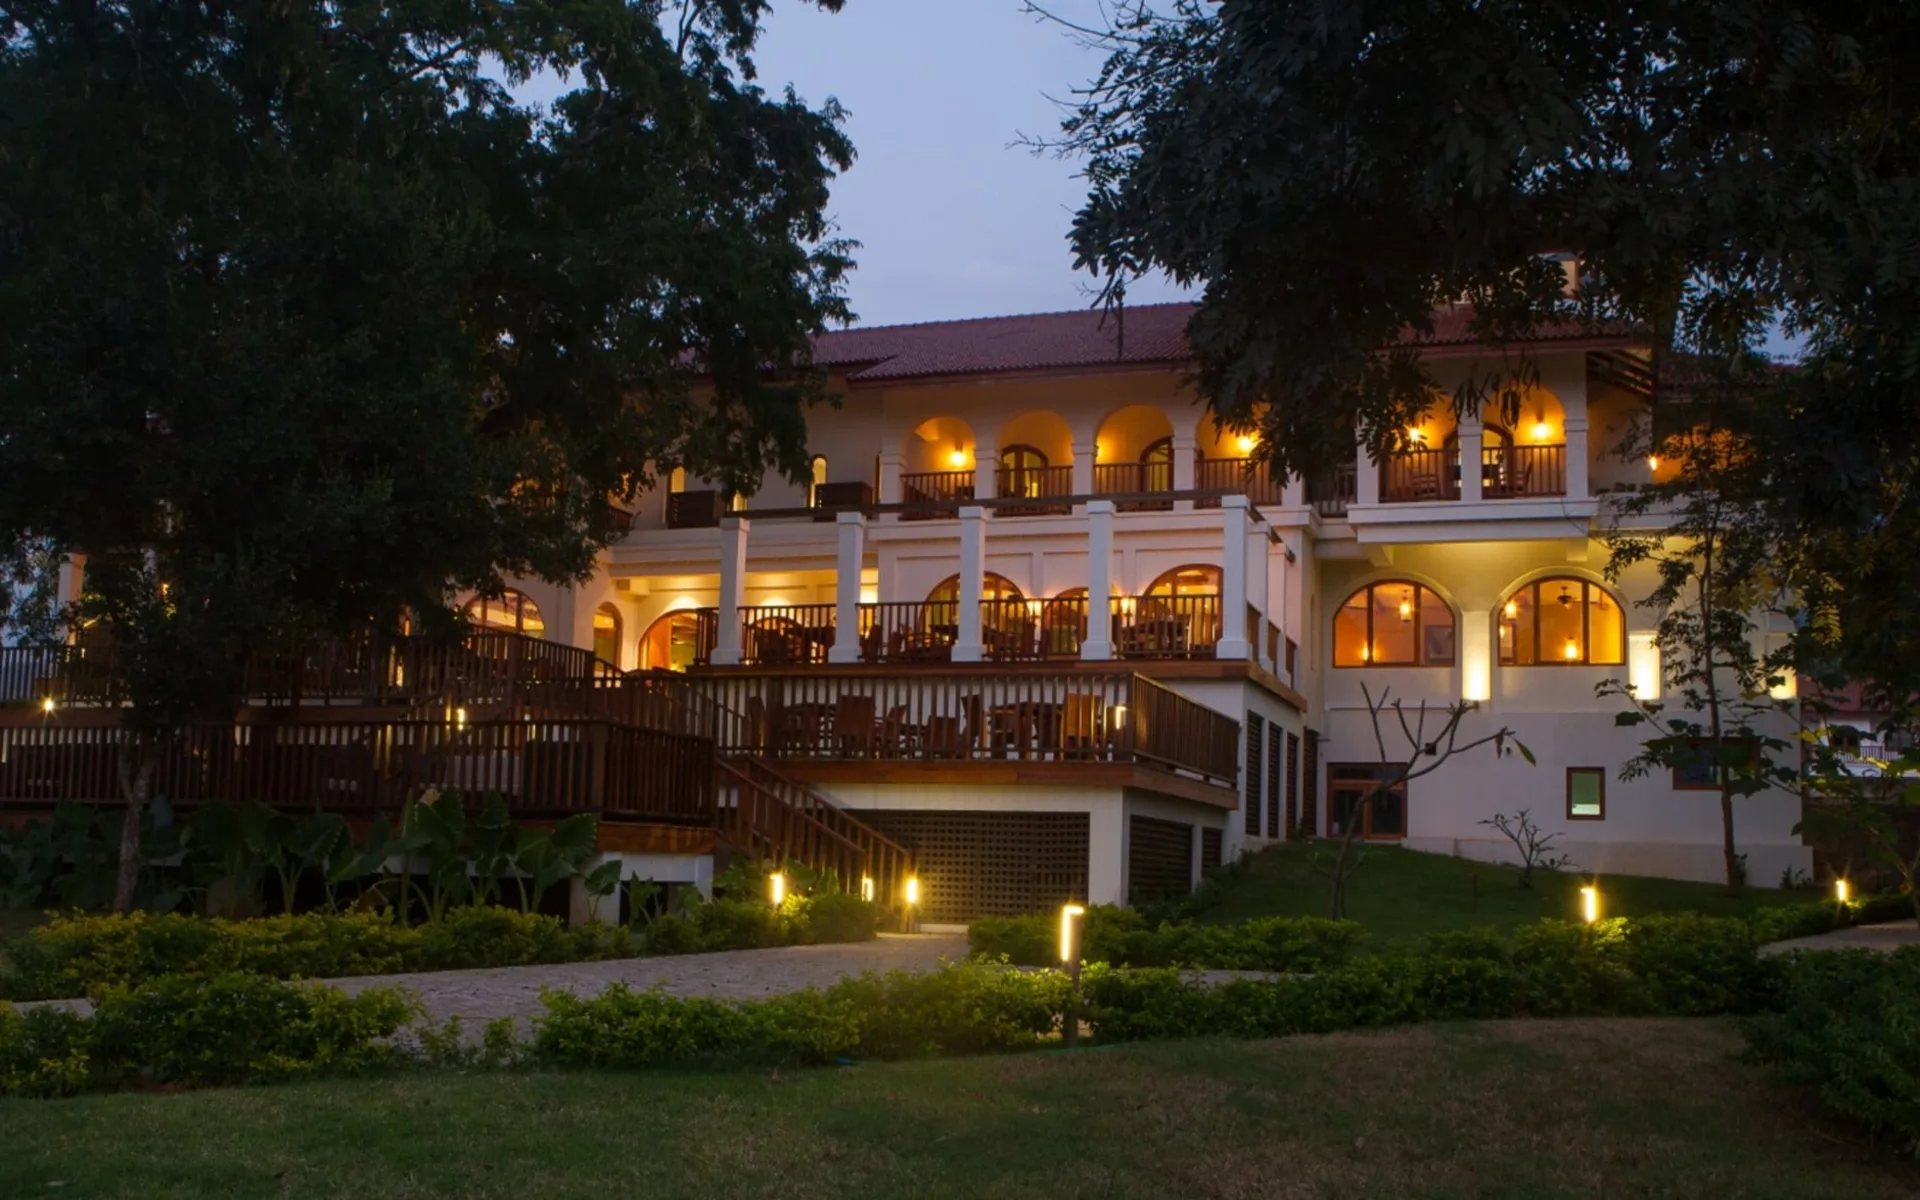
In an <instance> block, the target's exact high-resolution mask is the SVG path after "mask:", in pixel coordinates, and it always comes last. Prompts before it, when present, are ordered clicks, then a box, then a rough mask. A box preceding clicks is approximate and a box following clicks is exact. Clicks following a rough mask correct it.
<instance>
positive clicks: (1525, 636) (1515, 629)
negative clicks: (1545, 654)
mask: <svg viewBox="0 0 1920 1200" xmlns="http://www.w3.org/2000/svg"><path fill="white" fill-rule="evenodd" d="M1534 607H1535V605H1534V589H1533V588H1532V587H1525V588H1521V589H1520V590H1519V591H1517V592H1515V593H1514V594H1513V596H1512V598H1511V599H1509V600H1508V601H1507V602H1506V604H1505V605H1504V606H1503V607H1502V608H1501V610H1500V662H1501V664H1502V665H1503V666H1522V667H1525V666H1530V665H1532V663H1533V661H1534V640H1533V635H1534V620H1533V618H1534Z"/></svg>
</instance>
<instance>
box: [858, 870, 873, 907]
mask: <svg viewBox="0 0 1920 1200" xmlns="http://www.w3.org/2000/svg"><path fill="white" fill-rule="evenodd" d="M860 898H861V899H862V900H865V901H866V902H867V903H868V904H872V903H873V876H871V875H862V876H861V877H860Z"/></svg>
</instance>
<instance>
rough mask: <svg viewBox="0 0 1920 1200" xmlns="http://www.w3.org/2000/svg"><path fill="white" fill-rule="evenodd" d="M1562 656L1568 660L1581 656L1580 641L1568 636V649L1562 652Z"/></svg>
mask: <svg viewBox="0 0 1920 1200" xmlns="http://www.w3.org/2000/svg"><path fill="white" fill-rule="evenodd" d="M1560 656H1561V657H1562V658H1564V659H1566V660H1567V661H1568V662H1572V661H1573V660H1574V659H1576V658H1579V657H1580V643H1578V642H1576V641H1574V640H1573V639H1572V638H1568V639H1567V646H1566V649H1564V650H1562V651H1561V652H1560Z"/></svg>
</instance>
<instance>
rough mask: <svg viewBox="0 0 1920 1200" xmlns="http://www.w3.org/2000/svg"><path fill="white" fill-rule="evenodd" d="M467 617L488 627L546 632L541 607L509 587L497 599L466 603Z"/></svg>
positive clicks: (526, 631)
mask: <svg viewBox="0 0 1920 1200" xmlns="http://www.w3.org/2000/svg"><path fill="white" fill-rule="evenodd" d="M466 612H467V620H469V621H471V622H473V623H474V624H475V625H479V626H481V627H482V628H485V629H497V630H501V631H504V632H507V633H524V634H527V635H528V636H530V637H539V636H541V635H542V634H544V633H546V631H547V623H546V622H545V621H544V620H542V619H541V617H540V606H539V605H537V604H535V603H534V602H533V601H532V600H531V599H529V598H528V597H527V595H526V594H525V593H524V592H518V591H515V590H514V589H513V588H508V589H507V590H506V591H505V592H504V593H503V594H501V596H500V597H499V598H498V599H490V598H487V597H484V596H483V597H480V598H479V599H476V600H474V601H472V602H470V603H469V604H468V605H467V610H466Z"/></svg>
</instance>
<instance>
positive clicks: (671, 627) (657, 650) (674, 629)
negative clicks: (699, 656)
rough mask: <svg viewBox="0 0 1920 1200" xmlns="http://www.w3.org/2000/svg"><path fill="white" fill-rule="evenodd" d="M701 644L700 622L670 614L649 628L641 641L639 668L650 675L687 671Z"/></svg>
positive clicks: (684, 614) (682, 613)
mask: <svg viewBox="0 0 1920 1200" xmlns="http://www.w3.org/2000/svg"><path fill="white" fill-rule="evenodd" d="M699 642H700V618H699V617H698V616H696V615H695V614H693V613H692V612H689V611H686V610H682V611H680V612H671V613H668V614H667V615H666V616H664V617H661V618H660V619H659V620H657V621H655V622H654V623H653V624H652V625H649V626H648V627H647V632H646V633H645V634H644V635H642V636H641V638H640V666H641V668H642V669H643V670H649V671H684V670H686V669H687V668H688V667H690V666H692V665H693V663H694V660H695V658H696V651H697V649H698V647H699Z"/></svg>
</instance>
